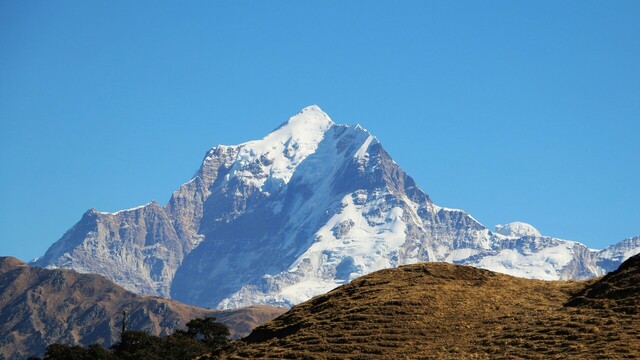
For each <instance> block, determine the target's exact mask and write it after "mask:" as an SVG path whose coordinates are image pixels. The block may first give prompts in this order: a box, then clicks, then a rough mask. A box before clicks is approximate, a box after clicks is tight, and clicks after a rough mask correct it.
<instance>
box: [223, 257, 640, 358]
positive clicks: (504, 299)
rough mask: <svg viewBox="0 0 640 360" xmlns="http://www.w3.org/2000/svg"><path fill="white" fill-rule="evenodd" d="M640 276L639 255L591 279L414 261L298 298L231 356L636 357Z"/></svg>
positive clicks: (639, 338)
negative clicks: (530, 275) (298, 301)
mask: <svg viewBox="0 0 640 360" xmlns="http://www.w3.org/2000/svg"><path fill="white" fill-rule="evenodd" d="M639 284H640V255H636V256H635V257H633V258H631V259H629V260H628V261H627V262H626V263H625V264H623V265H622V266H621V268H620V269H619V270H618V271H616V272H614V273H611V274H609V275H607V276H606V277H604V278H602V279H599V280H591V281H588V282H547V281H538V280H528V279H521V278H515V277H511V276H507V275H502V274H497V273H493V272H490V271H486V270H480V269H476V268H472V267H467V266H457V265H450V264H442V263H425V264H417V265H408V266H403V267H400V268H396V269H388V270H382V271H378V272H376V273H373V274H370V275H367V276H364V277H362V278H359V279H357V280H354V281H353V282H351V283H350V284H348V285H345V286H342V287H340V288H338V289H336V290H334V291H332V292H330V293H328V294H325V295H322V296H318V297H316V298H313V299H311V300H309V301H307V302H305V303H303V304H300V305H298V306H296V307H294V308H293V309H292V310H290V311H289V312H287V313H286V314H284V315H282V316H280V317H278V318H276V319H274V320H272V321H270V322H268V323H266V324H265V325H263V326H260V327H258V328H256V329H255V330H254V331H253V332H252V333H251V335H250V336H248V337H247V338H245V339H244V340H243V341H242V342H237V343H236V344H235V347H234V348H233V349H232V350H231V351H229V352H228V353H227V354H226V357H227V358H230V359H244V358H291V359H293V358H295V359H303V358H309V359H332V358H336V359H337V358H340V359H342V358H348V359H370V358H388V359H404V358H409V359H412V358H434V359H507V358H525V359H553V358H558V359H560V358H562V359H565V358H575V359H585V358H629V359H637V358H640V316H638V312H639V309H640V301H639V299H640V290H639Z"/></svg>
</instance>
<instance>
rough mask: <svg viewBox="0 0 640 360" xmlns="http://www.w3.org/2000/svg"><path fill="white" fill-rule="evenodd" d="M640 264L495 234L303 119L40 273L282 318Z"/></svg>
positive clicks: (376, 150) (531, 235) (384, 160)
mask: <svg viewBox="0 0 640 360" xmlns="http://www.w3.org/2000/svg"><path fill="white" fill-rule="evenodd" d="M434 156H437V155H434ZM434 176H437V174H434ZM568 216H569V214H568ZM638 252H640V237H635V238H629V239H627V240H624V241H623V242H621V243H618V244H615V245H612V246H610V247H609V248H607V249H604V250H603V251H596V250H592V249H589V248H588V247H587V246H585V245H584V244H581V243H578V242H575V241H569V240H562V239H557V238H554V237H551V236H545V235H543V234H540V232H539V231H537V230H536V229H535V228H534V227H532V226H531V225H528V224H525V223H520V222H516V223H510V224H505V225H500V226H497V227H496V229H495V231H491V230H490V229H489V228H487V227H485V226H484V225H483V224H481V223H479V222H478V221H476V219H474V218H473V217H472V216H471V215H470V214H468V213H466V212H465V211H462V210H457V209H448V208H445V207H441V206H438V205H437V204H435V203H434V202H432V201H431V198H430V197H429V195H427V193H426V192H424V191H423V190H422V189H421V188H420V187H419V185H418V184H416V182H415V181H414V180H413V179H412V178H411V176H409V174H407V173H405V172H404V170H403V169H402V168H401V167H400V166H399V165H398V164H397V163H396V162H395V161H394V160H393V159H392V157H391V155H390V154H388V153H387V152H386V151H385V149H384V147H383V146H382V144H381V143H380V141H378V139H377V138H376V137H375V136H373V135H372V134H370V133H369V132H368V131H367V130H366V129H364V128H362V127H361V126H359V125H355V126H349V125H341V124H336V123H334V122H333V121H332V120H331V119H330V118H329V116H328V115H327V114H325V113H324V112H323V111H322V110H321V109H320V108H319V107H317V106H309V107H307V108H305V109H303V110H302V111H301V112H300V113H298V114H296V115H295V116H293V117H291V118H290V119H289V120H288V121H287V122H285V123H283V124H282V125H281V126H280V127H278V128H277V129H275V130H274V131H273V132H271V133H270V134H268V135H267V136H265V137H264V138H263V139H261V140H256V141H249V142H246V143H242V144H239V145H231V146H226V145H219V146H215V147H213V148H212V149H210V150H209V151H208V152H206V154H205V156H204V159H203V161H202V164H201V166H200V169H198V170H197V171H196V173H195V175H194V176H193V177H192V178H191V180H189V181H188V182H186V183H185V184H183V185H182V186H181V187H180V188H179V189H178V190H176V191H175V192H174V193H173V195H172V196H171V199H170V200H169V202H168V203H167V204H165V205H161V204H158V203H156V202H150V203H149V204H146V205H143V206H140V207H136V208H133V209H128V210H122V211H117V212H114V213H105V212H99V211H96V210H95V209H91V210H89V211H87V212H86V213H85V214H84V215H83V216H82V218H81V219H80V221H79V222H78V223H77V224H76V225H74V226H73V227H72V228H71V229H69V231H67V232H66V233H65V234H64V235H63V236H62V237H61V238H60V239H59V240H58V241H57V242H55V243H54V244H53V245H52V246H51V247H50V248H49V249H48V250H47V252H46V253H45V254H44V255H43V256H42V257H41V258H40V259H38V260H37V261H35V262H34V265H36V266H41V267H61V268H70V269H73V270H76V271H78V272H82V273H97V274H102V275H104V276H105V277H107V278H108V279H111V280H113V281H115V282H116V283H118V284H120V285H121V286H123V287H124V288H126V289H127V290H130V291H133V292H136V293H138V294H150V295H157V296H162V297H171V298H172V299H175V300H180V301H182V302H185V303H188V304H192V305H198V306H204V307H218V308H223V309H228V308H238V307H243V306H248V305H255V304H270V305H278V306H287V307H289V306H291V305H295V304H298V303H300V302H302V301H305V300H308V299H309V298H311V297H313V296H315V295H319V294H323V293H325V292H327V291H329V290H331V289H334V288H336V287H337V286H339V285H343V284H346V283H348V282H349V281H351V280H353V279H355V278H357V277H359V276H362V275H365V274H369V273H371V272H374V271H377V270H381V269H383V268H392V267H396V266H400V265H406V264H413V263H418V262H425V261H438V262H439V261H444V262H449V263H455V264H463V265H472V266H475V267H480V268H485V269H489V270H493V271H498V272H501V273H505V274H509V275H514V276H522V277H527V278H537V279H544V280H568V279H587V278H592V277H595V276H600V275H604V274H605V273H607V272H608V271H611V270H614V269H616V268H617V267H618V266H619V265H620V264H621V263H622V261H624V260H625V259H627V258H628V257H629V256H631V255H633V254H636V253H638Z"/></svg>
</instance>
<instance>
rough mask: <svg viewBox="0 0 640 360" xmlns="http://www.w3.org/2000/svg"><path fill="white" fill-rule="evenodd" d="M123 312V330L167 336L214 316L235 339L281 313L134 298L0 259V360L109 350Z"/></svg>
mask: <svg viewBox="0 0 640 360" xmlns="http://www.w3.org/2000/svg"><path fill="white" fill-rule="evenodd" d="M123 310H126V312H127V328H128V329H135V330H146V331H149V332H150V333H151V334H153V335H167V334H170V333H173V331H174V330H175V329H176V328H181V327H183V326H184V325H185V324H186V323H187V322H188V321H189V320H191V319H194V318H199V317H205V316H215V317H217V318H218V320H219V321H220V322H222V323H224V324H226V325H227V326H229V330H230V332H231V334H232V337H236V338H237V337H242V336H245V335H246V334H248V333H249V332H250V331H251V329H253V328H254V327H255V326H257V325H259V324H262V323H264V322H265V321H267V320H269V319H272V318H274V317H275V316H277V315H280V314H281V313H282V312H283V311H284V310H283V309H280V308H275V307H269V306H255V307H251V308H245V309H237V310H232V311H215V310H208V309H201V308H197V307H194V306H189V305H185V304H181V303H179V302H177V301H173V300H167V299H161V298H156V297H151V296H137V295H135V294H133V293H131V292H129V291H126V290H125V289H123V288H122V287H120V286H118V285H116V284H114V283H113V282H111V281H109V280H107V279H105V278H104V277H102V276H99V275H89V274H78V273H76V272H73V271H71V270H63V269H56V270H47V269H41V268H32V267H29V266H27V265H26V264H25V263H23V262H21V261H20V260H18V259H15V258H11V257H2V258H0V359H5V358H6V359H14V358H15V359H20V358H25V357H26V356H28V355H42V354H43V353H44V350H45V348H46V346H47V345H48V344H51V343H55V342H58V343H65V344H82V345H88V344H92V343H100V344H102V345H103V346H105V347H108V346H110V345H111V344H112V343H113V342H114V341H117V340H118V339H119V329H120V326H121V321H122V311H123Z"/></svg>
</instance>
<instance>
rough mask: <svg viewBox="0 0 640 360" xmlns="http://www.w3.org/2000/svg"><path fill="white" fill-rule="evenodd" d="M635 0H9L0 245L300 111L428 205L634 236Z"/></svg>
mask: <svg viewBox="0 0 640 360" xmlns="http://www.w3.org/2000/svg"><path fill="white" fill-rule="evenodd" d="M639 19H640V2H638V1H493V2H484V1H483V2H481V1H470V2H448V1H433V2H427V1H415V2H410V1H402V2H396V1H388V2H382V1H380V2H375V1H332V2H327V1H323V2H300V1H253V2H248V1H229V2H222V1H203V2H178V1H176V2H173V3H166V2H158V1H149V2H145V1H74V2H69V1H2V2H0V166H1V168H0V169H1V173H0V255H11V256H17V257H19V258H21V259H24V260H29V259H31V258H33V257H36V256H39V255H41V254H43V253H44V251H45V250H46V249H47V248H48V246H49V245H50V244H52V243H53V242H54V241H56V240H57V239H58V238H60V237H61V236H62V235H63V233H64V232H65V231H66V230H67V229H69V228H70V227H71V226H72V225H73V224H74V223H76V221H78V220H79V219H80V217H81V215H82V214H83V213H84V212H85V211H86V210H87V209H89V208H97V209H98V210H100V211H115V210H119V209H124V208H129V207H133V206H136V205H141V204H145V203H147V202H149V201H150V200H152V199H155V200H157V201H158V202H160V203H163V204H164V203H166V201H167V200H168V199H169V197H170V195H171V193H172V192H173V191H174V190H175V189H177V188H178V187H179V186H180V185H181V184H182V183H184V182H186V181H187V180H189V179H190V177H191V176H192V174H193V173H194V172H195V171H196V170H197V168H198V166H199V165H200V161H201V160H202V157H203V156H204V153H205V152H206V151H207V150H208V149H209V148H210V147H212V146H214V145H216V144H237V143H240V142H244V141H247V140H252V139H258V138H262V137H263V136H264V135H266V134H267V133H268V132H269V131H271V130H272V129H274V128H275V127H277V126H278V125H279V124H280V123H282V122H284V121H286V120H287V119H288V118H289V116H291V115H293V114H295V113H296V112H297V111H298V110H300V109H301V108H302V107H304V106H307V105H310V104H318V105H319V106H320V107H322V108H323V109H324V110H325V111H326V112H327V113H328V114H329V115H330V116H331V117H332V118H333V119H334V121H336V122H337V123H346V124H355V123H360V124H361V125H362V126H364V127H365V128H367V129H369V130H370V131H371V132H372V133H373V134H374V135H376V136H377V137H378V138H379V139H380V141H381V142H382V144H383V145H384V147H385V148H386V149H387V151H388V152H389V153H390V154H391V156H392V157H393V158H394V159H395V160H396V162H398V163H399V164H400V165H401V166H402V167H403V168H404V169H405V170H406V171H407V172H408V173H409V174H410V175H412V176H413V177H414V178H415V179H416V181H417V182H418V184H419V185H420V186H421V187H422V189H423V190H425V191H426V192H427V193H428V194H430V195H431V197H432V199H433V200H434V202H435V203H437V204H439V205H441V206H446V207H455V208H462V209H465V210H467V211H468V212H470V213H471V214H472V215H473V216H474V217H475V218H477V219H478V220H479V221H480V222H482V223H484V224H485V225H487V226H489V227H493V225H495V224H497V223H505V222H511V221H516V220H519V221H525V222H529V223H531V224H533V225H534V226H535V227H537V228H538V229H539V230H540V231H541V232H542V233H543V234H546V235H552V236H556V237H561V238H565V239H572V240H578V241H581V242H584V243H586V244H588V245H590V246H592V247H604V246H606V245H608V244H611V243H614V242H617V241H620V240H622V239H624V238H626V237H630V236H635V235H640V184H639V182H638V179H639V178H640V20H639Z"/></svg>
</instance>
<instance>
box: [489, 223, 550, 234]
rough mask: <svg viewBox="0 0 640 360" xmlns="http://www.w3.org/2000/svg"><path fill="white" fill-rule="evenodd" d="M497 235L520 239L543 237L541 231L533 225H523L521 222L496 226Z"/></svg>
mask: <svg viewBox="0 0 640 360" xmlns="http://www.w3.org/2000/svg"><path fill="white" fill-rule="evenodd" d="M495 232H496V233H498V234H500V235H504V236H506V237H510V238H519V237H523V236H535V237H541V236H542V235H541V234H540V231H538V229H536V228H534V227H533V226H532V225H530V224H527V223H523V222H520V221H514V222H512V223H508V224H504V225H496V230H495Z"/></svg>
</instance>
